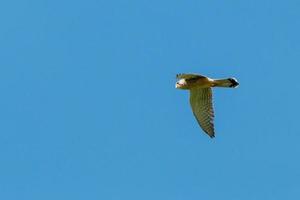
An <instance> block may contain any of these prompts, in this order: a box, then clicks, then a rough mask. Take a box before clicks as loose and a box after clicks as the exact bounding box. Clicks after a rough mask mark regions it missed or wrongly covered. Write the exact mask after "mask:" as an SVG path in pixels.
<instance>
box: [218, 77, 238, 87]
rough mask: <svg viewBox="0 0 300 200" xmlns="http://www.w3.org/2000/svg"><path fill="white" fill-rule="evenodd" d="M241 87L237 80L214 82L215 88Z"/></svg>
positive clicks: (228, 79)
mask: <svg viewBox="0 0 300 200" xmlns="http://www.w3.org/2000/svg"><path fill="white" fill-rule="evenodd" d="M238 85H239V83H238V82H237V80H236V79H235V78H227V79H217V80H214V87H230V88H236V87H237V86H238Z"/></svg>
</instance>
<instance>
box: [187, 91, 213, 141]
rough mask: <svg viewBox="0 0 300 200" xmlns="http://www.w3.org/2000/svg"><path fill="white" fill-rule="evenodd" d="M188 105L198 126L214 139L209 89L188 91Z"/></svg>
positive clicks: (210, 92)
mask: <svg viewBox="0 0 300 200" xmlns="http://www.w3.org/2000/svg"><path fill="white" fill-rule="evenodd" d="M190 91H191V94H190V104H191V107H192V110H193V113H194V116H195V117H196V119H197V121H198V123H199V125H200V126H201V128H202V129H203V131H204V132H205V133H207V134H208V135H209V136H210V137H211V138H213V137H215V131H214V121H213V120H214V109H213V104H212V90H211V88H202V89H192V90H190Z"/></svg>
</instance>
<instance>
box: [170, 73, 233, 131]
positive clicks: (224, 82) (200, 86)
mask: <svg viewBox="0 0 300 200" xmlns="http://www.w3.org/2000/svg"><path fill="white" fill-rule="evenodd" d="M176 78H177V82H176V85H175V87H176V88H177V89H183V90H190V104H191V107H192V110H193V114H194V116H195V117H196V119H197V121H198V123H199V125H200V126H201V128H202V129H203V130H204V132H206V133H207V134H208V135H209V136H210V137H214V136H215V131H214V122H213V120H214V109H213V104H212V89H211V88H212V87H232V88H234V87H237V86H238V85H239V83H238V82H237V80H236V79H235V78H227V79H211V78H208V77H206V76H203V75H200V74H177V75H176Z"/></svg>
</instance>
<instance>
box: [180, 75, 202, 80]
mask: <svg viewBox="0 0 300 200" xmlns="http://www.w3.org/2000/svg"><path fill="white" fill-rule="evenodd" d="M191 78H205V76H202V75H200V74H177V75H176V79H191Z"/></svg>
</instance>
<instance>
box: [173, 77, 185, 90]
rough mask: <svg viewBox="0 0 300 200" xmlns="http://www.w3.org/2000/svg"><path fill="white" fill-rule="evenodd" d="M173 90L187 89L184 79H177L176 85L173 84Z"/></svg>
mask: <svg viewBox="0 0 300 200" xmlns="http://www.w3.org/2000/svg"><path fill="white" fill-rule="evenodd" d="M175 88H177V89H183V90H184V89H187V82H186V80H185V79H183V78H182V79H179V80H178V81H176V84H175Z"/></svg>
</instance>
